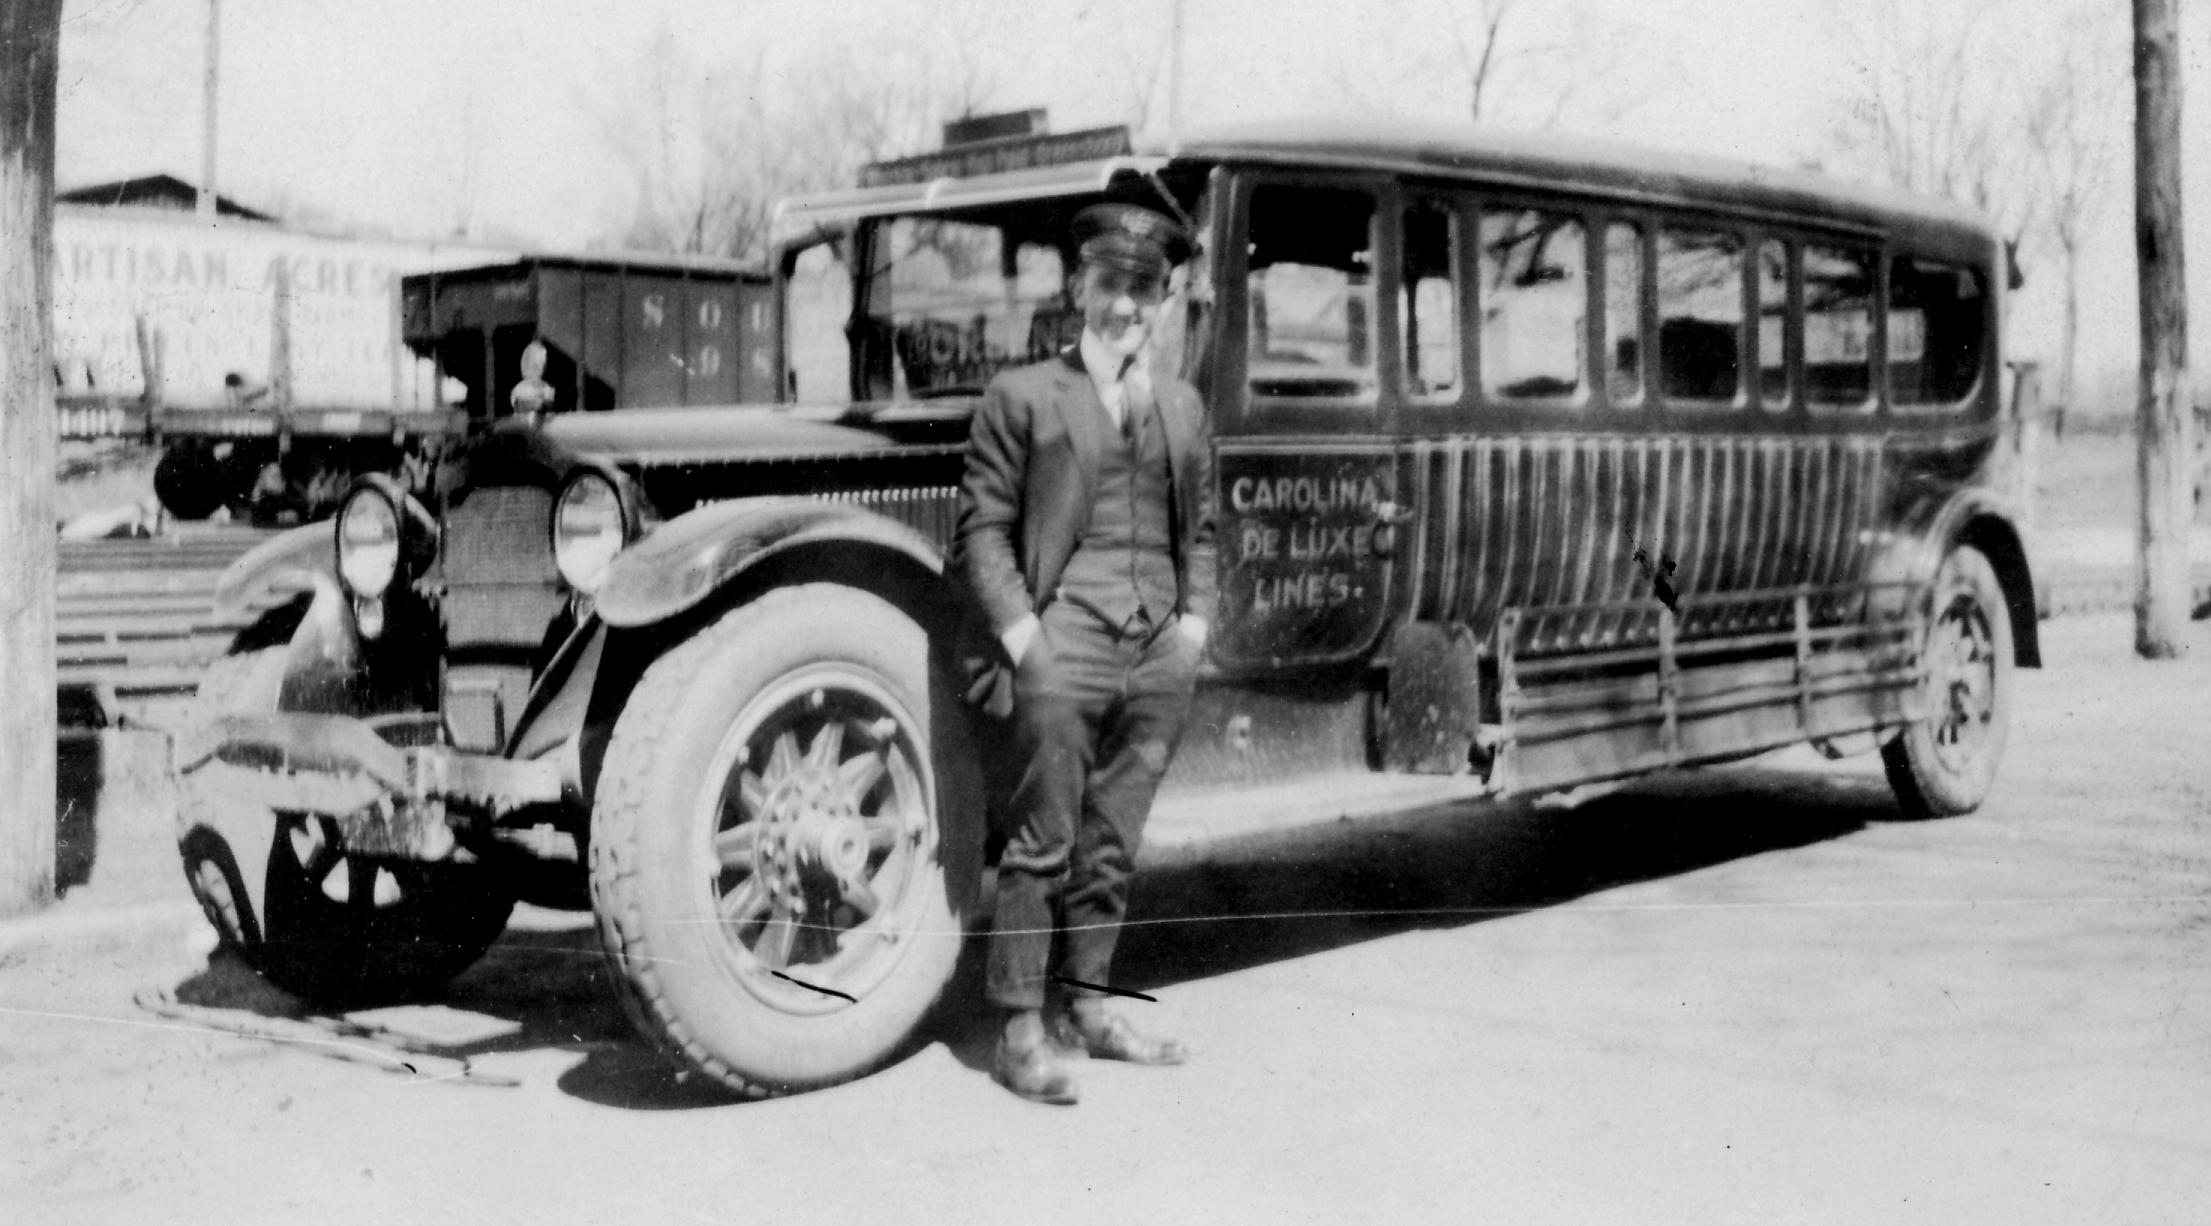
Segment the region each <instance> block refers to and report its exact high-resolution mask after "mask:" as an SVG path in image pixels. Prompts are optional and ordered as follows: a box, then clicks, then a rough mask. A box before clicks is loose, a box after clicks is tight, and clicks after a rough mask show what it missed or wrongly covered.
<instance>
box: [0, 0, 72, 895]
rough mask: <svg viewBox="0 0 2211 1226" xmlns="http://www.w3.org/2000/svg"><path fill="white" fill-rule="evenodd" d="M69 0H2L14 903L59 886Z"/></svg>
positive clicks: (0, 671) (1, 476)
mask: <svg viewBox="0 0 2211 1226" xmlns="http://www.w3.org/2000/svg"><path fill="white" fill-rule="evenodd" d="M60 43H61V0H10V3H7V4H0V697H4V700H5V702H6V705H7V715H6V717H5V718H4V719H0V915H6V914H12V913H14V912H18V911H28V910H30V909H32V908H34V907H40V906H44V905H45V904H46V903H48V902H51V901H52V900H53V897H54V743H55V736H56V727H57V722H56V716H55V709H54V683H55V678H54V563H55V551H56V544H55V542H56V534H55V530H54V458H55V456H54V370H53V358H52V345H53V340H52V337H51V335H50V333H49V330H48V324H49V321H50V318H51V312H52V305H53V280H52V269H51V267H50V266H49V261H50V259H51V245H52V236H53V227H54V96H55V88H54V87H55V81H56V69H57V65H58V55H59V52H60Z"/></svg>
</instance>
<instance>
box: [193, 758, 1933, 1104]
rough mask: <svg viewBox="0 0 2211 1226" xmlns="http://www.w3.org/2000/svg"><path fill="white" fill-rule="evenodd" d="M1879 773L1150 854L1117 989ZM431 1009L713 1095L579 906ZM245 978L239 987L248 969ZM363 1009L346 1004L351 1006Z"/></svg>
mask: <svg viewBox="0 0 2211 1226" xmlns="http://www.w3.org/2000/svg"><path fill="white" fill-rule="evenodd" d="M1895 813H1896V810H1895V804H1894V801H1893V800H1892V799H1891V798H1890V795H1889V792H1888V790H1887V788H1886V787H1884V786H1882V784H1881V783H1880V781H1879V780H1878V779H1877V778H1863V777H1858V776H1834V775H1822V774H1811V773H1805V772H1789V771H1775V770H1762V769H1737V770H1726V771H1714V772H1704V773H1694V774H1687V775H1680V776H1674V777H1669V778H1662V779H1652V780H1644V781H1641V782H1639V783H1637V784H1636V785H1634V786H1633V787H1632V788H1629V789H1626V790H1622V791H1619V792H1615V793H1612V794H1610V795H1607V796H1603V797H1600V798H1597V799H1593V800H1590V801H1587V802H1586V803H1582V804H1579V805H1575V806H1572V807H1563V806H1558V805H1533V804H1521V805H1514V806H1507V807H1499V806H1487V807H1484V806H1476V805H1459V806H1452V807H1443V808H1429V809H1424V810H1419V811H1413V812H1407V813H1402V814H1395V815H1390V816H1386V817H1379V818H1369V819H1363V820H1360V821H1357V822H1341V823H1330V824H1323V825H1319V826H1307V827H1302V828H1297V829H1291V830H1284V831H1279V832H1262V833H1258V834H1252V835H1245V836H1241V837H1237V838H1234V839H1229V840H1224V841H1221V842H1218V843H1215V844H1212V845H1209V846H1207V847H1205V848H1203V849H1202V850H1201V851H1199V852H1197V853H1195V854H1191V853H1178V854H1166V855H1162V856H1160V857H1157V858H1156V860H1155V862H1154V863H1152V864H1150V865H1149V866H1148V867H1146V868H1145V869H1144V870H1143V871H1142V872H1140V873H1139V874H1138V877H1137V889H1136V893H1135V896H1134V898H1133V900H1132V909H1131V920H1132V922H1131V925H1130V927H1129V929H1128V931H1127V932H1126V934H1125V936H1124V937H1123V940H1122V945H1121V953H1120V957H1119V961H1118V963H1117V966H1116V973H1115V980H1116V983H1117V985H1119V986H1122V987H1125V988H1128V989H1131V990H1136V991H1147V990H1152V989H1157V988H1164V987H1169V986H1172V985H1174V984H1178V983H1185V982H1189V981H1192V980H1198V979H1204V978H1208V977H1211V976H1216V975H1221V974H1225V973H1229V972H1232V971H1237V970H1243V969H1247V968H1250V967H1255V966H1261V965H1266V964H1269V963H1275V962H1281V961H1287V960H1291V959H1295V958H1300V957H1304V956H1306V955H1309V954H1314V953H1319V952H1323V951H1326V950H1331V949H1337V948H1342V947H1344V946H1348V945H1353V944H1357V943H1360V942H1365V941H1372V940H1377V939H1381V938H1384V937H1388V936H1391V935H1394V934H1398V933H1403V932H1408V931H1413V930H1417V929H1436V928H1456V927H1464V926H1468V925H1473V924H1479V923H1482V922H1484V921H1486V920H1490V919H1495V918H1500V917H1504V916H1510V915H1517V914H1521V913H1524V912H1526V911H1529V910H1533V909H1537V908H1541V907H1547V906H1555V905H1559V904H1561V903H1565V902H1569V901H1571V900H1573V899H1576V898H1582V897H1586V896H1588V895H1590V894H1593V893H1597V892H1599V891H1603V890H1606V889H1611V888H1613V887H1616V886H1621V885H1626V884H1631V883H1634V882H1640V881H1649V880H1653V879H1658V878H1664V877H1671V876H1676V875H1679V874H1683V873H1688V872H1693V871H1696V870H1698V869H1702V868H1707V867H1711V866H1714V865H1718V864H1722V863H1726V862H1728V861H1732V860H1737V859H1741V858H1743V857H1747V856H1755V855H1760V854H1764V853H1767V852H1774V851H1785V850H1788V849H1791V848H1797V847H1803V846H1807V845H1810V844H1814V843H1819V842H1824V841H1827V840H1831V839H1836V838H1840V837H1843V836H1845V835H1848V834H1851V833H1853V832H1855V831H1858V830H1861V829H1863V828H1864V827H1865V826H1867V825H1868V824H1871V823H1875V822H1881V821H1886V820H1890V819H1892V818H1893V817H1894V816H1895ZM534 914H535V915H536V916H537V917H539V918H538V922H536V923H533V924H531V925H528V926H521V927H517V928H514V929H511V930H510V931H509V932H508V933H507V935H506V936H504V937H502V938H501V939H500V941H499V942H498V944H497V945H495V946H494V947H493V948H492V950H491V951H490V953H489V954H487V955H486V956H485V958H484V959H483V960H482V961H481V962H480V963H478V964H477V965H476V966H474V967H472V968H471V969H470V970H469V971H467V972H466V973H465V974H463V975H462V976H460V977H459V978H458V979H456V980H454V981H453V983H452V984H450V985H449V986H448V987H447V989H446V990H445V991H444V992H443V993H442V994H440V995H439V996H438V997H437V998H436V1001H435V1006H434V1007H435V1008H436V1009H439V1010H445V1011H452V1012H458V1013H460V1014H465V1015H468V1016H470V1017H472V1018H474V1019H477V1020H479V1021H481V1022H484V1023H487V1024H489V1025H488V1029H490V1030H491V1031H492V1033H489V1034H488V1035H486V1036H485V1037H474V1038H468V1039H465V1040H463V1041H455V1042H445V1043H440V1042H435V1041H431V1042H425V1041H423V1040H422V1039H421V1038H420V1037H419V1036H417V1037H415V1038H413V1039H411V1040H409V1043H408V1046H407V1050H409V1051H414V1052H420V1053H425V1054H428V1055H431V1056H436V1057H442V1058H446V1059H452V1060H459V1061H468V1060H473V1059H475V1058H477V1057H481V1056H486V1055H490V1054H494V1053H499V1052H518V1051H547V1050H558V1051H563V1052H572V1053H575V1054H577V1055H578V1056H579V1057H580V1059H578V1060H577V1061H576V1063H574V1064H573V1065H572V1066H570V1067H569V1068H568V1069H566V1070H565V1071H564V1072H563V1073H562V1074H561V1075H560V1076H559V1079H558V1085H559V1088H560V1089H561V1090H562V1091H563V1092H564V1093H567V1094H569V1095H572V1096H574V1097H576V1098H579V1099H583V1100H586V1101H589V1102H593V1103H598V1104H601V1105H607V1106H618V1107H623V1108H627V1109H632V1110H647V1111H651V1110H684V1109H695V1108H702V1107H716V1106H723V1105H727V1104H728V1103H729V1101H730V1100H729V1098H728V1096H727V1095H726V1094H725V1093H724V1092H722V1091H720V1090H719V1089H718V1088H716V1087H714V1086H712V1085H710V1084H707V1083H706V1081H705V1079H703V1078H696V1077H693V1078H683V1077H680V1076H678V1074H677V1073H676V1071H675V1069H674V1066H673V1065H672V1064H671V1063H670V1062H669V1061H667V1060H666V1059H665V1058H664V1057H663V1056H662V1055H661V1054H660V1053H659V1052H658V1051H657V1050H656V1049H655V1048H654V1047H653V1045H652V1044H651V1042H650V1041H648V1040H647V1039H646V1038H644V1037H643V1036H641V1035H640V1034H639V1033H638V1032H637V1030H636V1029H635V1028H633V1027H632V1025H631V1023H630V1020H629V1018H628V1017H627V1016H626V1015H625V1013H624V1011H623V1006H622V1004H621V1000H620V997H619V996H618V995H617V993H616V990H615V989H616V985H615V984H614V982H613V981H612V979H611V978H610V975H611V971H610V970H609V968H608V966H607V963H606V961H605V959H604V957H603V956H602V955H601V953H600V950H599V944H598V938H597V935H596V933H595V932H593V931H592V928H591V925H590V922H589V920H588V918H587V917H583V916H574V917H567V916H560V915H557V914H554V913H547V912H535V913H534ZM982 945H983V941H982V940H981V939H980V937H977V938H975V939H971V940H970V942H969V948H968V951H967V956H966V957H964V958H963V959H962V960H961V963H960V966H959V970H958V972H957V975H956V978H955V980H954V982H953V984H952V985H951V986H950V988H949V990H948V991H947V992H946V994H945V1003H944V1006H943V1007H942V1008H940V1009H939V1010H938V1012H937V1015H936V1016H935V1017H934V1018H932V1019H931V1021H930V1022H929V1023H928V1024H927V1025H926V1026H924V1027H923V1028H922V1029H921V1031H920V1032H919V1033H918V1034H917V1035H916V1036H915V1037H914V1040H913V1042H912V1044H911V1045H910V1047H909V1051H911V1050H918V1049H920V1048H922V1047H924V1046H927V1045H930V1044H934V1043H943V1044H944V1045H945V1046H946V1047H947V1048H948V1049H949V1051H950V1052H951V1054H952V1055H953V1056H954V1058H956V1059H958V1060H959V1061H960V1062H961V1063H963V1064H965V1065H967V1066H968V1067H970V1068H974V1069H977V1070H982V1069H986V1068H987V1067H988V1065H989V1061H990V1053H991V1047H992V1044H993V1041H994V1038H995V1033H994V1031H995V1025H994V1024H995V1018H993V1017H991V1016H990V1015H989V1013H988V1011H987V1010H986V1009H985V1008H984V1007H983V1006H982V1005H981V1003H980V1001H981V962H982V959H981V956H980V955H981V952H982ZM241 975H244V979H243V980H241V979H240V976H241ZM175 998H176V999H177V1000H178V1001H180V1002H183V1003H186V1004H193V1005H203V1006H210V1007H217V1008H225V1009H230V1010H239V1011H245V1012H247V1013H250V1014H259V1015H261V1016H265V1017H269V1018H288V1019H297V1018H303V1017H307V1016H309V1014H308V1011H307V1010H306V1008H305V1006H303V1005H301V1004H300V1002H298V1001H297V1000H295V999H293V998H291V997H289V996H286V995H284V994H283V993H279V992H275V991H274V990H273V989H269V988H267V987H266V985H263V984H261V983H260V981H259V980H258V979H254V978H252V977H251V976H250V975H246V974H245V973H244V972H243V971H241V970H240V969H238V968H237V967H236V964H235V963H233V962H230V961H229V960H228V959H227V958H226V957H225V956H223V955H220V954H219V955H217V957H216V958H215V959H211V961H210V965H209V967H208V969H207V970H206V971H203V972H202V973H201V974H199V975H196V976H194V977H193V979H191V980H188V981H186V982H185V983H184V984H182V985H180V986H179V987H178V988H177V990H176V992H175ZM356 1016H358V1015H356Z"/></svg>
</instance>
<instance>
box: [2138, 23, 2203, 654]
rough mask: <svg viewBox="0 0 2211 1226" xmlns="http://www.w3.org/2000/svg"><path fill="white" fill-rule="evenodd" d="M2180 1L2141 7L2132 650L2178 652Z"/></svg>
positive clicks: (2183, 451) (2182, 282)
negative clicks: (2136, 577)
mask: <svg viewBox="0 0 2211 1226" xmlns="http://www.w3.org/2000/svg"><path fill="white" fill-rule="evenodd" d="M2178 9H2179V2H2178V0H2134V198H2135V202H2134V255H2135V263H2136V267H2137V270H2138V274H2139V279H2140V288H2139V295H2140V299H2141V307H2142V368H2141V370H2142V381H2141V391H2140V400H2139V404H2138V414H2137V416H2138V421H2139V424H2138V427H2137V428H2138V431H2139V434H2140V448H2141V451H2140V454H2139V457H2138V460H2137V464H2136V471H2137V472H2138V473H2139V475H2140V486H2141V491H2142V493H2141V497H2142V514H2141V520H2140V533H2139V537H2138V539H2139V542H2140V546H2141V555H2142V565H2141V569H2140V572H2139V574H2140V581H2139V586H2138V587H2137V588H2136V591H2135V601H2134V650H2135V652H2136V654H2138V655H2140V656H2142V657H2143V658H2145V659H2151V660H2166V659H2171V658H2173V657H2175V656H2177V655H2179V654H2180V652H2181V650H2182V648H2183V646H2184V645H2185V644H2184V636H2185V634H2186V632H2187V629H2188V612H2189V610H2188V532H2189V527H2190V523H2191V521H2192V520H2193V518H2194V517H2193V515H2192V514H2191V511H2192V509H2193V508H2192V507H2191V506H2190V501H2191V497H2192V494H2193V490H2192V488H2191V487H2192V484H2193V481H2192V474H2191V472H2190V469H2191V468H2192V467H2193V464H2192V461H2193V460H2194V455H2195V448H2194V446H2193V445H2192V444H2191V443H2190V442H2189V434H2190V433H2191V431H2192V428H2193V426H2194V422H2193V420H2192V416H2193V415H2192V413H2191V410H2190V408H2189V403H2188V291H2187V279H2186V276H2185V268H2186V265H2185V263H2184V262H2183V260H2182V251H2181V231H2180V150H2181V144H2180V46H2179V43H2180V36H2179V26H2180V14H2179V11H2178Z"/></svg>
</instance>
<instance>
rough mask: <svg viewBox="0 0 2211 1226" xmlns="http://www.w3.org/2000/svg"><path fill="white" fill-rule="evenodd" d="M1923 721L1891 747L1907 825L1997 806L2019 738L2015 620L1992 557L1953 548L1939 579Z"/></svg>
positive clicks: (1890, 767)
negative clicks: (1993, 802)
mask: <svg viewBox="0 0 2211 1226" xmlns="http://www.w3.org/2000/svg"><path fill="white" fill-rule="evenodd" d="M1920 662H1921V666H1922V668H1923V670H1924V680H1923V681H1922V683H1921V690H1920V701H1921V712H1920V715H1921V718H1920V719H1919V720H1917V721H1916V722H1914V723H1913V724H1912V725H1911V726H1910V727H1908V728H1906V729H1905V730H1904V731H1903V732H1902V733H1901V734H1900V735H1898V736H1897V737H1896V738H1895V739H1894V740H1891V741H1890V742H1889V743H1888V744H1886V745H1883V746H1882V747H1881V764H1882V765H1883V766H1884V767H1885V768H1886V769H1887V772H1888V778H1889V786H1890V787H1891V788H1892V789H1894V790H1895V792H1896V800H1897V804H1898V805H1899V806H1900V807H1901V808H1902V809H1903V811H1904V813H1905V815H1906V816H1909V817H1915V818H1922V817H1952V816H1956V815H1958V814H1961V813H1970V812H1972V811H1973V810H1975V809H1977V808H1979V807H1980V805H1981V801H1983V800H1984V799H1986V798H1987V796H1988V789H1989V787H1990V785H1991V784H1992V783H1994V782H1995V779H1996V764H1997V762H1998V761H1999V760H2000V759H2002V757H2003V754H2004V741H2005V738H2006V736H2007V734H2008V733H2009V732H2010V728H2011V689H2012V666H2013V665H2012V662H2013V655H2012V634H2011V615H2010V611H2009V610H2008V609H2007V608H2006V606H2005V602H2004V589H2003V584H2002V583H2001V582H2000V581H1999V580H1998V579H1997V578H1996V568H1995V567H1994V566H1992V565H1990V564H1989V560H1988V557H1987V555H1985V554H1983V553H1982V552H1981V551H1980V550H1978V549H1975V548H1973V547H1972V546H1971V545H1959V546H1957V547H1955V548H1953V549H1952V550H1951V551H1950V553H1949V554H1948V556H1946V557H1944V558H1943V560H1942V565H1941V567H1940V568H1938V569H1937V570H1936V572H1935V587H1934V599H1933V602H1932V609H1931V615H1930V616H1929V618H1928V623H1927V638H1926V641H1925V643H1924V644H1923V646H1922V649H1921V652H1920Z"/></svg>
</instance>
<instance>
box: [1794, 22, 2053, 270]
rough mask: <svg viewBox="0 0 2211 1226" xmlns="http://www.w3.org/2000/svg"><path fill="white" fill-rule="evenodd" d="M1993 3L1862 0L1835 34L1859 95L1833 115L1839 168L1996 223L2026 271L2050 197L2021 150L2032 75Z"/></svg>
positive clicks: (2030, 156)
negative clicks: (2008, 41) (2009, 47)
mask: <svg viewBox="0 0 2211 1226" xmlns="http://www.w3.org/2000/svg"><path fill="white" fill-rule="evenodd" d="M2003 19H2004V12H2003V10H2002V9H2001V8H2000V7H1999V6H1998V5H1997V4H1995V3H1993V2H1992V0H1970V2H1969V3H1963V4H1930V5H1922V4H1918V3H1916V2H1907V0H1868V2H1867V3H1865V4H1863V5H1861V6H1859V7H1855V8H1852V9H1850V10H1849V16H1848V17H1847V18H1846V19H1845V20H1844V22H1843V50H1844V54H1845V56H1846V57H1847V59H1848V62H1849V64H1850V66H1851V67H1852V68H1853V69H1855V70H1856V72H1857V76H1858V79H1859V80H1860V81H1861V82H1862V83H1863V84H1862V87H1861V88H1860V89H1859V90H1858V92H1857V93H1856V94H1855V95H1854V96H1852V97H1850V98H1849V99H1848V100H1846V101H1845V103H1844V104H1843V106H1842V107H1841V109H1840V111H1839V112H1838V114H1837V117H1836V122H1835V124H1834V128H1833V131H1832V132H1831V133H1830V134H1829V137H1830V141H1831V143H1832V145H1833V146H1834V151H1835V153H1836V155H1837V158H1838V160H1840V161H1843V162H1845V163H1856V164H1858V165H1859V166H1860V168H1861V169H1863V170H1865V171H1867V172H1869V173H1872V174H1874V175H1876V176H1878V177H1880V178H1882V179H1885V180H1887V181H1888V182H1889V183H1890V184H1891V185H1893V186H1896V187H1900V188H1903V189H1905V190H1907V191H1916V192H1925V193H1928V194H1931V195H1937V196H1947V197H1949V198H1951V199H1953V200H1957V201H1961V202H1963V203H1967V204H1971V205H1973V206H1975V207H1977V208H1979V209H1981V210H1982V211H1983V212H1985V213H1987V214H1989V215H1990V216H1991V217H1992V218H1994V219H1995V222H1996V225H1997V228H1998V230H1999V232H2000V233H2001V234H2002V235H2003V238H2004V243H2005V247H2006V252H2007V255H2009V256H2010V257H2011V258H2013V259H2015V260H2023V259H2024V258H2025V257H2024V255H2023V254H2022V252H2023V250H2024V248H2025V246H2026V244H2027V242H2028V240H2029V237H2030V235H2032V234H2033V233H2034V232H2035V230H2036V226H2037V223H2038V221H2039V220H2040V218H2041V217H2042V215H2043V212H2044V209H2045V208H2046V203H2047V194H2046V193H2045V192H2044V191H2043V190H2042V188H2041V180H2040V176H2039V175H2038V174H2037V173H2036V171H2037V166H2036V160H2035V155H2034V152H2033V150H2032V148H2031V147H2030V146H2029V145H2028V144H2027V142H2025V141H2023V140H2020V139H2018V130H2019V121H2018V117H2019V116H2020V115H2021V114H2023V113H2026V112H2028V111H2029V110H2030V109H2031V105H2030V100H2031V99H2032V97H2033V92H2032V91H2033V90H2034V88H2035V86H2034V83H2033V79H2032V76H2031V74H2028V73H2023V72H2020V71H2019V67H2020V66H2019V63H2018V58H2017V57H2016V56H2001V55H1992V54H1990V53H1989V51H1990V48H1992V47H1997V46H2001V45H2002V36H2003V29H2002V21H2003Z"/></svg>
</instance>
